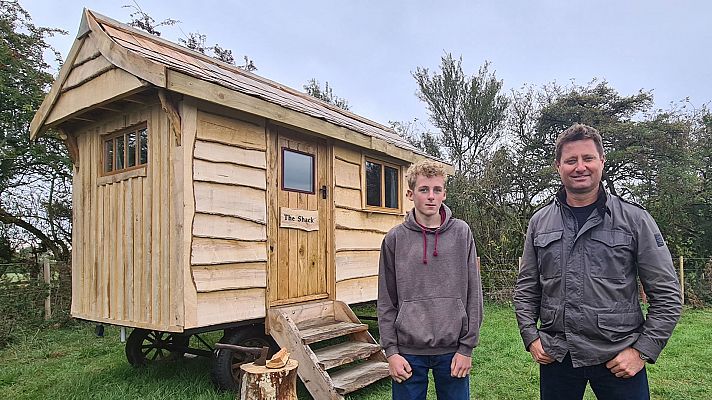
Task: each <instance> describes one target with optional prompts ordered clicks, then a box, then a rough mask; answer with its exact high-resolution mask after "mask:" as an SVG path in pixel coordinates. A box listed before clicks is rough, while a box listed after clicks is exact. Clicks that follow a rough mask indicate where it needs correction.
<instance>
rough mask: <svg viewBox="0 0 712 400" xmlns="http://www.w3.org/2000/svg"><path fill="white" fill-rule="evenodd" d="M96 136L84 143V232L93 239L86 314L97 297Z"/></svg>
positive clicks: (86, 270)
mask: <svg viewBox="0 0 712 400" xmlns="http://www.w3.org/2000/svg"><path fill="white" fill-rule="evenodd" d="M95 136H96V135H91V136H87V140H86V141H85V142H84V144H85V146H86V147H87V149H86V150H87V151H86V153H87V157H86V158H84V162H86V163H87V164H88V165H87V168H86V169H85V173H86V174H87V175H86V176H87V181H88V182H89V185H88V191H87V194H88V196H89V198H88V199H87V200H88V201H87V202H86V203H85V204H84V206H83V208H82V209H81V210H82V211H81V213H82V215H83V216H84V223H83V224H82V225H83V230H84V232H85V235H86V236H85V237H91V238H92V239H91V240H85V242H86V247H85V248H84V250H83V251H84V253H85V254H86V258H85V260H86V262H87V264H86V265H85V266H84V273H85V274H86V276H85V278H84V282H85V284H84V290H85V291H87V292H88V293H87V294H88V296H86V297H85V299H87V300H88V302H89V304H85V305H84V309H85V312H86V311H90V310H91V301H92V299H93V298H94V296H95V295H96V269H97V264H96V258H95V257H94V256H95V248H96V247H97V243H96V240H95V239H94V238H95V236H94V233H95V227H96V173H94V172H95V170H94V169H93V168H92V167H93V166H94V165H96V164H95V160H96V152H95V151H94V149H95V147H94V137H95Z"/></svg>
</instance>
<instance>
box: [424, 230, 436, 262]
mask: <svg viewBox="0 0 712 400" xmlns="http://www.w3.org/2000/svg"><path fill="white" fill-rule="evenodd" d="M420 231H421V232H422V233H423V264H427V263H428V236H427V233H426V232H425V227H423V226H421V227H420ZM438 236H440V230H439V229H438V230H436V231H435V250H434V251H433V257H437V256H438Z"/></svg>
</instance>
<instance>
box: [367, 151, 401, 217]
mask: <svg viewBox="0 0 712 400" xmlns="http://www.w3.org/2000/svg"><path fill="white" fill-rule="evenodd" d="M399 198H400V167H398V166H396V165H392V164H387V163H385V162H383V161H376V160H370V159H366V206H368V207H378V208H385V209H389V210H399V209H400V204H399V203H400V201H399V200H398V199H399Z"/></svg>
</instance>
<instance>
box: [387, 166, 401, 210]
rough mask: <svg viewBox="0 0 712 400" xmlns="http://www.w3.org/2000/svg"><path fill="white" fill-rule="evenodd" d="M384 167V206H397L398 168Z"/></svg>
mask: <svg viewBox="0 0 712 400" xmlns="http://www.w3.org/2000/svg"><path fill="white" fill-rule="evenodd" d="M384 169H385V174H384V175H385V179H384V185H385V193H386V205H385V206H386V207H387V208H398V170H397V169H395V168H391V167H388V166H385V167H384Z"/></svg>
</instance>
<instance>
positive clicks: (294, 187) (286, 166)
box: [282, 147, 315, 194]
mask: <svg viewBox="0 0 712 400" xmlns="http://www.w3.org/2000/svg"><path fill="white" fill-rule="evenodd" d="M282 190H287V191H290V192H300V193H309V194H314V193H315V191H314V156H313V155H312V154H307V153H302V152H300V151H296V150H292V149H288V148H286V147H282Z"/></svg>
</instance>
